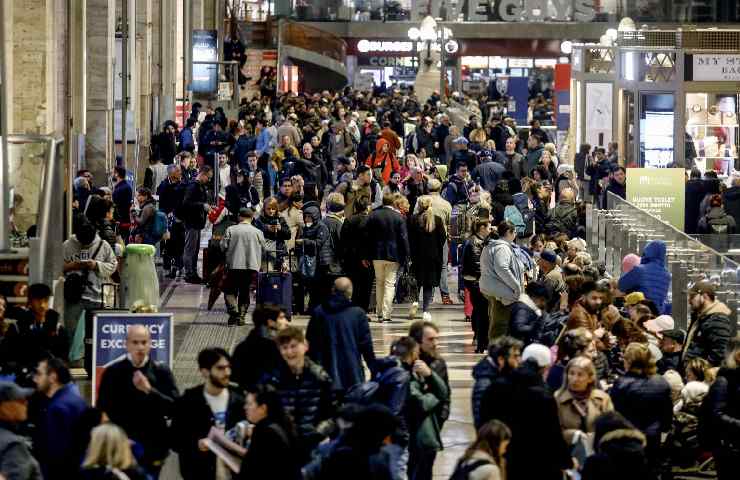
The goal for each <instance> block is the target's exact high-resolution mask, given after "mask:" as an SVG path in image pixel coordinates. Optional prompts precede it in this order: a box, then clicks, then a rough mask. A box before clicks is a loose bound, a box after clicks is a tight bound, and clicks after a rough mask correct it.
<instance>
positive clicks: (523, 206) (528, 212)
mask: <svg viewBox="0 0 740 480" xmlns="http://www.w3.org/2000/svg"><path fill="white" fill-rule="evenodd" d="M511 198H512V199H513V200H514V205H516V208H517V209H519V212H520V213H521V214H522V218H523V219H524V233H523V234H522V235H521V236H519V238H527V237H531V236H532V235H533V234H534V217H535V215H534V209H533V208H531V207H530V206H529V197H527V194H526V193H521V192H520V193H515V194H514V195H512V197H511ZM518 233H519V232H517V234H518Z"/></svg>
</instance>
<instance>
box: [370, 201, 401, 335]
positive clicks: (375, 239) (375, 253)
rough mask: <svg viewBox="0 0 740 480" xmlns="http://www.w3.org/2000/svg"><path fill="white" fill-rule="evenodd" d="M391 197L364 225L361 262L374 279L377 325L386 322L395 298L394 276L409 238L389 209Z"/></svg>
mask: <svg viewBox="0 0 740 480" xmlns="http://www.w3.org/2000/svg"><path fill="white" fill-rule="evenodd" d="M393 202H394V197H393V195H392V194H386V195H383V207H382V208H379V209H377V210H375V211H373V213H371V214H370V218H369V219H368V221H367V231H368V233H369V236H368V239H367V245H368V248H367V252H366V256H367V257H368V258H365V259H364V260H365V261H366V262H367V263H368V265H369V263H370V261H372V263H373V269H374V270H375V278H376V279H377V285H378V289H377V295H376V302H377V303H376V313H377V315H378V321H379V322H383V321H390V319H391V313H392V311H393V299H394V298H395V296H396V274H397V272H398V268H399V266H400V265H403V264H405V263H406V260H407V259H408V258H409V251H410V250H409V235H408V230H407V228H406V222H405V221H404V220H403V217H401V214H400V213H399V212H398V210H396V209H395V208H394V207H393Z"/></svg>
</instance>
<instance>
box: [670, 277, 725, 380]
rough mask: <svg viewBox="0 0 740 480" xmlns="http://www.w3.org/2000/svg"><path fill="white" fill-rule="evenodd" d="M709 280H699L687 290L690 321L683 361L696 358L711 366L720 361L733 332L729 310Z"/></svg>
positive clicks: (715, 365)
mask: <svg viewBox="0 0 740 480" xmlns="http://www.w3.org/2000/svg"><path fill="white" fill-rule="evenodd" d="M715 295H716V288H715V286H714V284H713V283H712V282H709V281H699V282H696V283H695V284H694V285H693V286H692V287H691V289H689V305H690V306H691V313H692V315H691V323H690V324H689V330H688V334H687V335H686V343H685V344H684V349H683V354H682V358H681V360H682V362H683V363H684V365H685V364H686V362H688V361H689V360H690V359H692V358H695V357H699V358H703V359H705V360H707V361H709V363H710V364H712V366H713V367H718V366H720V365H721V364H722V362H723V361H724V357H725V350H726V349H727V345H728V344H729V342H730V339H731V338H732V335H733V326H732V322H731V321H730V315H731V314H732V311H731V310H730V309H729V308H728V307H727V305H725V304H724V303H722V302H720V301H719V300H717V298H716V296H715Z"/></svg>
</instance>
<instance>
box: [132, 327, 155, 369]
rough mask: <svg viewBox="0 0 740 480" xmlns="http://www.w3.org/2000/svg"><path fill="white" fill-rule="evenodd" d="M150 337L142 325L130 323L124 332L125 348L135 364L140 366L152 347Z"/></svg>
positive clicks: (147, 330)
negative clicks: (125, 332)
mask: <svg viewBox="0 0 740 480" xmlns="http://www.w3.org/2000/svg"><path fill="white" fill-rule="evenodd" d="M151 340H152V337H151V334H150V333H149V329H147V328H146V327H145V326H144V325H141V324H137V325H131V326H130V327H129V329H128V332H127V334H126V350H127V351H128V353H129V355H130V356H131V361H132V363H133V364H134V365H135V366H141V365H143V364H144V362H145V361H146V358H147V357H148V356H149V352H150V351H151V349H152V342H151Z"/></svg>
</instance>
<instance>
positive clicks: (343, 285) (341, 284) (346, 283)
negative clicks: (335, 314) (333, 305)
mask: <svg viewBox="0 0 740 480" xmlns="http://www.w3.org/2000/svg"><path fill="white" fill-rule="evenodd" d="M334 291H335V292H336V293H338V294H340V295H344V296H345V297H347V298H348V299H351V298H352V281H351V280H350V279H349V278H347V277H339V278H337V279H336V280H334Z"/></svg>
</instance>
